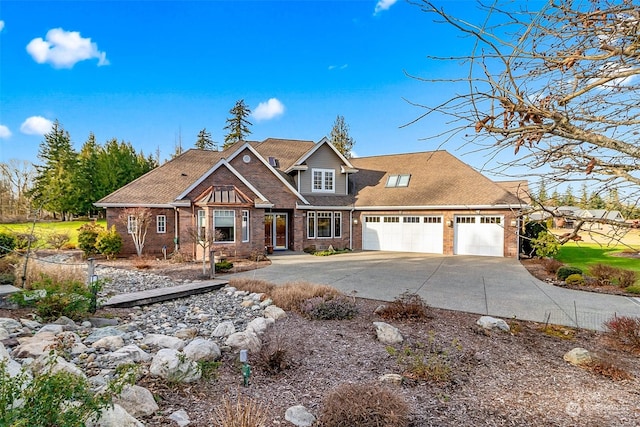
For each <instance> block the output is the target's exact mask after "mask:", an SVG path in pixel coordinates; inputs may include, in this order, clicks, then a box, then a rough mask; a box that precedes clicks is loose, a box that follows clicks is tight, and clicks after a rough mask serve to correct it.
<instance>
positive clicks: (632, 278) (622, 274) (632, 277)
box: [616, 268, 638, 288]
mask: <svg viewBox="0 0 640 427" xmlns="http://www.w3.org/2000/svg"><path fill="white" fill-rule="evenodd" d="M637 280H638V273H637V272H636V271H633V270H623V269H621V268H620V269H618V274H617V275H616V281H617V285H618V286H619V287H620V288H628V287H631V286H634V285H635V284H636V281H637Z"/></svg>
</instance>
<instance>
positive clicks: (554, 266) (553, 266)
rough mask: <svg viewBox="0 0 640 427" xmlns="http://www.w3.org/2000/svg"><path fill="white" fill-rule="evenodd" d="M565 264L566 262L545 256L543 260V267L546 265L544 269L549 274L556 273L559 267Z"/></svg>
mask: <svg viewBox="0 0 640 427" xmlns="http://www.w3.org/2000/svg"><path fill="white" fill-rule="evenodd" d="M563 265H564V264H562V263H561V262H560V261H558V260H557V259H554V258H545V259H543V260H542V267H544V271H546V272H547V273H549V274H556V273H557V272H558V269H559V268H560V267H562V266H563Z"/></svg>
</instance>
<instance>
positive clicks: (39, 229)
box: [0, 220, 107, 247]
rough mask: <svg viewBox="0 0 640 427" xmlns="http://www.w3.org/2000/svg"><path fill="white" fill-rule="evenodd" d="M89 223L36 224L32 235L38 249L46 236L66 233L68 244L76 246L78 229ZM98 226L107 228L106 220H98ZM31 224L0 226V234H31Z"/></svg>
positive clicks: (56, 222)
mask: <svg viewBox="0 0 640 427" xmlns="http://www.w3.org/2000/svg"><path fill="white" fill-rule="evenodd" d="M87 222H89V221H55V222H36V226H35V229H34V233H35V235H36V236H38V245H37V246H38V247H42V245H44V244H45V242H46V238H47V236H49V235H51V234H56V233H68V234H69V236H70V237H71V240H70V243H72V244H74V245H77V244H78V229H79V228H80V227H81V226H82V225H83V224H86V223H87ZM98 224H100V225H102V226H103V227H106V226H107V221H106V220H99V221H98ZM32 227H33V223H18V224H0V232H11V233H16V234H31V228H32Z"/></svg>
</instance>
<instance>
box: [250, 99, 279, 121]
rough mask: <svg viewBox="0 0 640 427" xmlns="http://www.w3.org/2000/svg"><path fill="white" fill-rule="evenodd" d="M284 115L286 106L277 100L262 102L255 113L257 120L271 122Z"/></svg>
mask: <svg viewBox="0 0 640 427" xmlns="http://www.w3.org/2000/svg"><path fill="white" fill-rule="evenodd" d="M282 114H284V105H283V104H282V102H280V101H278V100H277V99H276V98H271V99H269V100H268V101H267V102H261V103H260V104H258V107H257V108H256V109H255V111H254V112H253V117H255V118H256V120H270V119H273V118H275V117H278V116H281V115H282Z"/></svg>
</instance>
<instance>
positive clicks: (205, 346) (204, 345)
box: [184, 338, 222, 362]
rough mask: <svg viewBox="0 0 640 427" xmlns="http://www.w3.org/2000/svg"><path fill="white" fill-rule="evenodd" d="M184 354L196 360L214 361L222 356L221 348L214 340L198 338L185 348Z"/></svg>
mask: <svg viewBox="0 0 640 427" xmlns="http://www.w3.org/2000/svg"><path fill="white" fill-rule="evenodd" d="M184 355H185V356H187V357H188V358H189V359H191V360H193V361H194V362H199V361H201V360H203V361H213V360H217V359H219V358H220V356H221V355H222V354H221V353H220V348H219V347H218V345H217V344H216V343H214V342H213V341H209V340H205V339H202V338H196V339H195V340H193V341H191V342H190V343H189V344H188V345H187V346H186V347H185V348H184Z"/></svg>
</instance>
